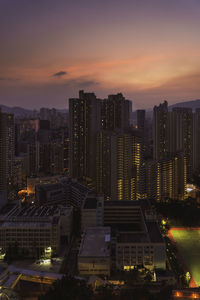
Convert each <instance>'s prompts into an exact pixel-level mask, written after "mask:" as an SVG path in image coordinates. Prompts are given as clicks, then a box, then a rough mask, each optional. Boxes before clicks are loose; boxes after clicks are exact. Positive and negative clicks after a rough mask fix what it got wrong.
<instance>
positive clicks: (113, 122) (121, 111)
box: [101, 93, 132, 130]
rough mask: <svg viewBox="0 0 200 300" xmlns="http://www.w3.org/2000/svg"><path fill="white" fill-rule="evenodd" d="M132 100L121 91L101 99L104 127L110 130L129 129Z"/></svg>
mask: <svg viewBox="0 0 200 300" xmlns="http://www.w3.org/2000/svg"><path fill="white" fill-rule="evenodd" d="M131 112H132V102H131V101H129V100H127V99H125V98H124V96H123V95H122V94H121V93H119V94H117V95H109V96H108V98H107V99H104V100H102V101H101V122H102V128H103V129H108V130H114V129H127V128H129V127H130V113H131Z"/></svg>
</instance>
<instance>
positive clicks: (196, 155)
mask: <svg viewBox="0 0 200 300" xmlns="http://www.w3.org/2000/svg"><path fill="white" fill-rule="evenodd" d="M193 132H194V135H193V170H195V171H196V170H199V169H200V151H199V149H200V109H196V111H195V113H194V117H193Z"/></svg>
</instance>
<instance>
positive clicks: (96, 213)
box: [82, 198, 166, 271]
mask: <svg viewBox="0 0 200 300" xmlns="http://www.w3.org/2000/svg"><path fill="white" fill-rule="evenodd" d="M94 200H95V199H89V198H88V199H86V202H85V205H84V206H83V208H82V216H83V218H82V228H83V229H85V228H86V227H87V225H89V226H90V228H93V227H94V228H96V227H95V226H100V225H99V224H100V220H99V218H100V217H101V218H102V221H101V223H102V224H103V225H104V226H106V227H108V226H109V227H110V228H111V241H112V245H113V247H114V248H113V251H115V253H116V257H114V264H115V266H116V269H118V270H126V271H129V270H132V269H134V268H135V267H136V266H140V265H144V266H145V267H146V268H149V269H151V270H152V269H154V268H161V269H165V268H166V254H165V242H164V240H163V238H162V235H161V233H160V230H159V227H158V224H157V222H156V218H155V214H154V213H153V211H152V208H151V206H150V204H149V202H148V201H147V200H140V201H106V200H105V201H102V200H101V199H100V200H98V199H97V200H96V201H94ZM97 235H98V232H97V233H96V238H98V236H97ZM91 251H92V250H91ZM88 256H89V254H88Z"/></svg>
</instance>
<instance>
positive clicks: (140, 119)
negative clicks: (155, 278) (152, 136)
mask: <svg viewBox="0 0 200 300" xmlns="http://www.w3.org/2000/svg"><path fill="white" fill-rule="evenodd" d="M136 113H137V128H138V129H139V130H144V127H145V110H144V109H138V110H137V111H136Z"/></svg>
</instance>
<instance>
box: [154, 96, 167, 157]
mask: <svg viewBox="0 0 200 300" xmlns="http://www.w3.org/2000/svg"><path fill="white" fill-rule="evenodd" d="M168 117H169V116H168V103H167V101H164V103H163V104H160V105H159V106H154V114H153V157H154V159H155V160H162V159H164V158H166V157H167V155H168V152H169V127H168V125H169V118H168Z"/></svg>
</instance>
